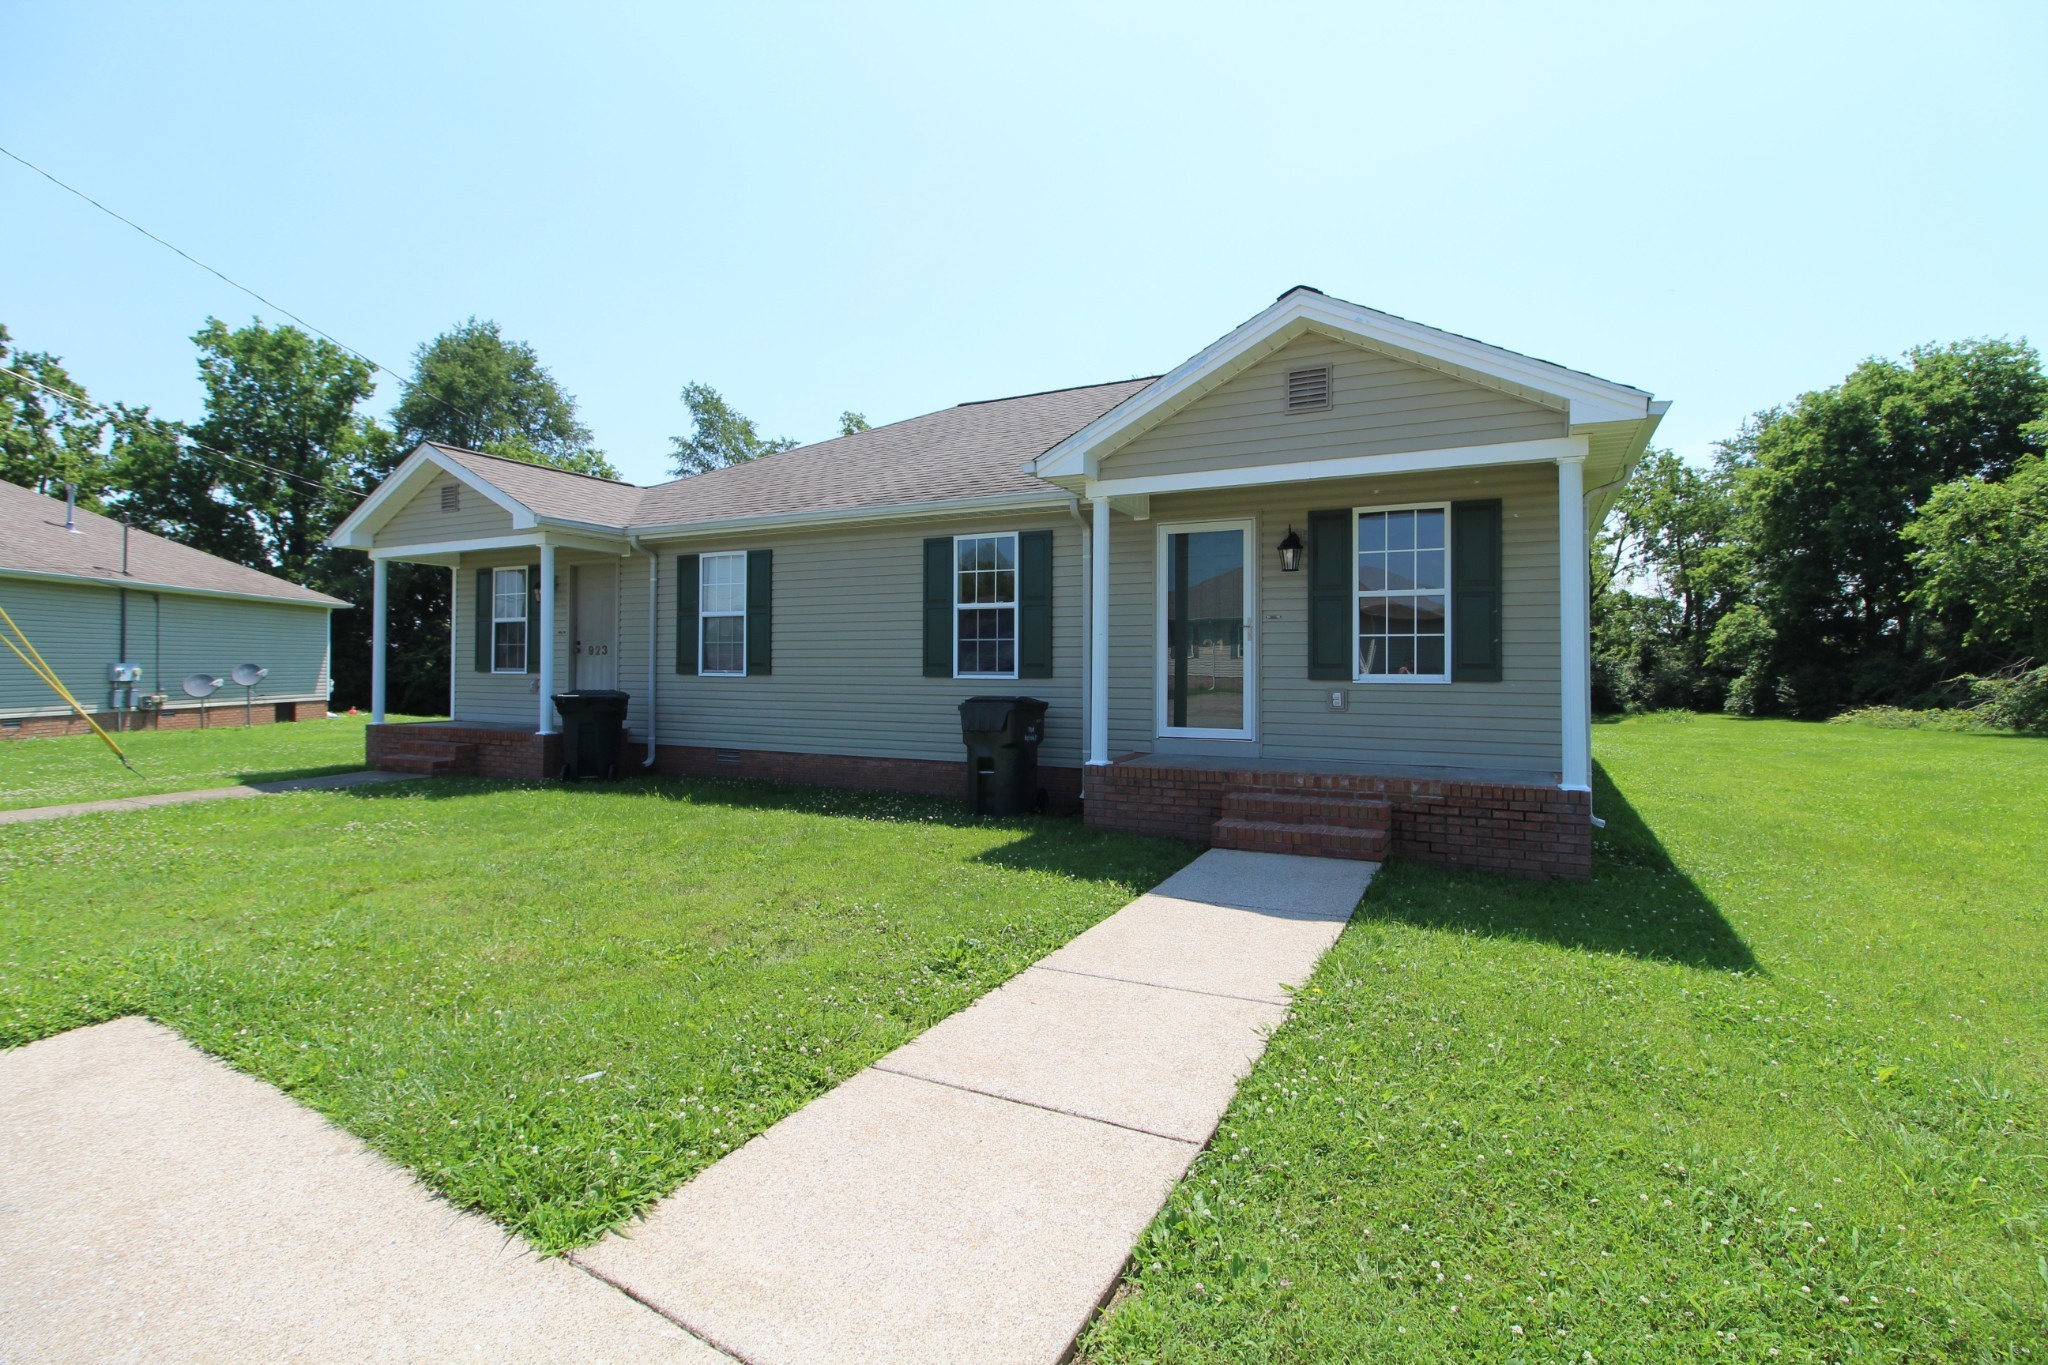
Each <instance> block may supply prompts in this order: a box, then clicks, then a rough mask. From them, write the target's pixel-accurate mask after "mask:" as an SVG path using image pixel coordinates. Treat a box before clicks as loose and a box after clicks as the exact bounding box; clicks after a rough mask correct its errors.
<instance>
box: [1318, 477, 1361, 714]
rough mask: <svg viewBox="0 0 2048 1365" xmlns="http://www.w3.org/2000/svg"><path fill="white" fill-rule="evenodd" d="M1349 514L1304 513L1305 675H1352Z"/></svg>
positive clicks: (1339, 677)
mask: <svg viewBox="0 0 2048 1365" xmlns="http://www.w3.org/2000/svg"><path fill="white" fill-rule="evenodd" d="M1352 558H1353V556H1352V551H1351V513H1350V512H1348V511H1344V510H1342V509H1336V510H1329V511H1321V512H1310V513H1309V514H1308V675H1309V677H1311V678H1319V679H1324V680H1326V681H1333V682H1334V681H1340V680H1341V681H1345V682H1348V681H1350V680H1351V677H1352V674H1353V670H1354V669H1355V668H1356V667H1357V660H1358V638H1357V632H1358V623H1357V622H1356V620H1354V619H1353V617H1352V614H1351V604H1352V601H1353V594H1352V589H1351V582H1352V574H1353V573H1354V572H1355V571H1354V570H1353V568H1352Z"/></svg>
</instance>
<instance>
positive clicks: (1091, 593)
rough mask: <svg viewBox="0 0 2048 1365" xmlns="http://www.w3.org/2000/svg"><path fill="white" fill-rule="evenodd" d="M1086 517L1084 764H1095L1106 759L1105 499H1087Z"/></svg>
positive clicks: (1106, 593)
mask: <svg viewBox="0 0 2048 1365" xmlns="http://www.w3.org/2000/svg"><path fill="white" fill-rule="evenodd" d="M1088 518H1089V525H1088V535H1089V537H1090V538H1091V539H1092V540H1093V542H1094V555H1093V559H1094V562H1093V563H1092V564H1090V565H1089V568H1090V570H1092V572H1091V574H1090V578H1091V579H1092V581H1091V582H1090V583H1089V585H1088V763H1089V766H1091V767H1095V766H1100V765H1103V764H1107V763H1108V762H1109V499H1108V498H1090V499H1089V500H1088Z"/></svg>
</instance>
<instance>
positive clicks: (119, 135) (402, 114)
mask: <svg viewBox="0 0 2048 1365" xmlns="http://www.w3.org/2000/svg"><path fill="white" fill-rule="evenodd" d="M0 50H5V51H6V53H7V54H8V56H7V60H6V63H5V65H6V69H7V74H6V78H5V82H4V84H0V143H4V144H5V145H7V146H10V147H12V148H13V149H14V150H15V151H17V152H19V153H21V154H22V155H24V156H26V157H28V158H29V159H30V160H33V161H36V162H39V163H40V164H42V165H44V166H45V167H47V168H48V169H49V170H51V171H52V172H53V173H55V174H57V175H59V176H60V177H62V178H64V179H67V180H69V181H71V182H72V183H74V184H76V185H78V186H79V187H80V188H82V189H84V190H86V191H87V192H88V193H91V194H93V195H95V196H96V197H99V198H100V199H102V200H103V201H104V202H106V203H108V204H109V205H110V206H112V207H114V208H116V209H119V210H121V211H122V212H124V213H127V214H128V215H129V216H131V217H134V218H136V219H138V220H139V221H141V222H142V223H144V224H146V225H147V226H149V227H151V228H152V229H153V230H155V231H156V232H158V233H160V234H162V235H163V236H165V237H167V238H169V239H170V240H172V241H174V242H177V243H178V244H179V245H181V246H183V247H184V248H185V249H186V250H188V251H190V252H192V253H193V254H194V255H196V256H198V257H200V258H201V259H202V260H205V261H207V262H209V263H211V264H213V265H216V266H218V267H220V268H221V269H222V270H224V271H225V272H227V273H228V274H230V275H232V276H234V277H236V278H237V279H240V280H241V281H243V282H244V283H246V284H249V285H250V286H252V287H254V288H255V289H257V290H259V291H260V292H262V293H264V294H266V295H268V296H269V297H271V298H273V299H275V300H277V301H278V302H279V303H280V304H281V305H283V306H285V307H288V308H291V309H292V310H294V311H296V312H298V313H300V314H302V315H304V316H305V317H306V318H308V319H309V320H310V321H312V322H313V323H315V324H316V325H318V326H320V327H322V328H324V329H325V330H327V331H329V332H332V333H333V334H334V335H336V336H337V337H339V338H341V339H342V340H344V341H346V342H347V343H348V344H350V345H351V346H354V347H356V348H357V349H359V350H362V351H364V352H365V353H367V354H368V355H370V356H372V357H374V358H376V359H377V360H380V361H382V362H383V363H385V364H387V365H390V366H392V367H393V368H395V369H398V370H400V371H401V372H403V371H405V370H406V369H407V368H408V364H409V361H410V357H411V353H412V351H413V350H414V348H415V347H417V346H418V345H419V344H420V342H422V341H423V340H425V339H427V338H429V337H431V336H433V335H434V334H435V333H436V332H439V331H441V330H444V329H445V328H447V327H449V326H450V325H452V324H454V323H456V322H459V321H461V320H462V319H463V318H465V317H468V316H469V315H471V314H476V315H478V316H482V317H489V318H495V319H496V320H497V321H498V322H499V323H500V324H501V325H502V326H503V327H504V328H505V330H506V331H507V333H508V334H509V335H512V336H515V337H520V338H523V339H525V340H528V341H530V342H532V343H533V345H534V346H535V347H536V348H538V350H539V352H540V354H541V357H542V359H543V361H544V362H545V363H546V364H547V365H548V366H549V367H550V368H551V369H552V370H553V372H554V373H555V375H556V376H557V377H558V378H559V379H560V380H561V381H562V382H563V384H564V385H565V386H566V387H567V388H568V389H569V390H570V391H571V392H572V393H574V394H575V395H576V397H577V398H578V400H579V401H580V403H581V405H582V412H583V416H584V420H585V421H586V422H587V423H588V424H589V425H590V426H591V427H592V428H593V429H594V430H595V432H596V434H597V438H598V442H599V444H601V445H602V446H604V447H605V448H606V450H608V451H609V452H610V453H611V455H612V457H613V459H614V460H615V462H616V463H618V464H619V465H620V467H621V468H622V469H623V470H624V471H625V472H626V474H627V476H628V477H630V478H634V479H636V480H642V481H649V480H653V479H656V478H659V477H661V476H663V474H664V473H665V470H666V465H667V453H668V441H667V438H668V437H669V436H670V435H672V434H674V433H676V432H678V431H681V430H683V429H684V428H685V426H686V425H687V422H686V419H685V416H684V412H683V408H682V406H681V404H680V403H679V402H678V400H677V396H676V395H677V392H678V390H680V389H681V387H682V385H683V384H684V383H685V382H688V381H692V380H701V381H703V382H706V383H710V384H712V385H714V386H716V387H717V388H719V389H721V390H722V391H724V393H725V394H726V396H727V397H728V398H729V399H731V400H732V401H733V402H734V403H735V404H736V405H737V406H738V407H740V408H741V409H742V410H743V411H745V412H747V413H749V414H750V415H753V416H754V417H756V418H758V419H759V420H760V422H761V424H762V426H763V427H764V428H765V429H766V430H767V431H768V432H769V433H771V434H787V435H790V436H794V437H797V438H800V439H804V440H815V439H820V438H822V437H825V436H828V435H831V434H833V432H834V430H835V427H836V419H837V415H838V413H839V412H840V410H841V409H843V408H855V409H859V410H861V411H864V412H866V413H867V414H868V416H869V417H870V418H871V419H873V420H874V421H875V422H877V423H880V422H884V421H890V420H894V419H897V418H902V417H908V416H912V415H915V414H917V413H920V412H926V411H930V410H932V409H934V408H938V407H944V406H947V405H950V404H952V403H956V402H959V401H962V400H965V399H975V398H987V397H996V396H1000V395H1003V394H1011V393H1021V392H1029V391H1032V390H1036V389H1045V388H1055V387H1060V386H1064V385H1070V384H1083V383H1092V382H1099V381H1104V380H1111V379H1120V378H1125V377H1128V376H1131V375H1135V374H1149V373H1154V372H1156V371H1158V370H1161V369H1164V368H1166V367H1168V366H1171V365H1173V364H1175V363H1177V362H1178V361H1180V360H1181V359H1183V358H1185V357H1186V356H1187V355H1188V354H1190V353H1191V352H1193V351H1195V350H1197V349H1199V348H1200V347H1201V346H1203V345H1205V344H1207V343H1208V342H1209V341H1210V340H1212V339H1213V338H1215V337H1216V336H1218V335H1220V334H1221V333H1223V332H1225V331H1227V330H1228V329H1229V328H1230V327H1232V326H1234V325H1235V324H1236V323H1238V322H1239V321H1241V320H1243V319H1244V318H1245V317H1247V316H1249V315H1251V314H1252V313H1254V312H1256V311H1257V310H1258V309H1260V308H1261V307H1263V306H1264V305H1265V304H1266V303H1268V302H1269V301H1270V300H1271V299H1272V298H1273V297H1274V296H1275V295H1276V294H1278V293H1280V292H1281V291H1282V290H1283V289H1285V288H1287V287H1288V286H1290V285H1293V284H1296V283H1308V284H1313V285H1316V286H1317V287H1319V288H1321V289H1324V290H1326V291H1328V292H1330V293H1333V294H1338V295H1341V296H1343V297H1346V298H1350V299H1354V300H1357V301H1358V302H1361V303H1367V304H1370V305H1373V306H1375V307H1379V308H1384V309H1386V310H1388V311H1390V312H1394V313H1399V314H1401V315H1403V316H1406V317H1411V318H1415V319H1417V320H1420V321H1423V322H1427V323H1431V324H1434V325H1437V326H1441V327H1446V328H1449V329H1451V330H1454V331H1458V332H1463V333H1467V334H1469V335H1473V336H1477V337H1480V338H1483V339H1485V340H1488V341H1492V342H1496V343H1498V344H1501V345H1504V346H1509V347H1513V348H1515V349H1518V350H1523V351H1528V352H1531V353H1533V354H1536V355H1540V356H1543V357H1545V358H1547V359H1552V360H1556V361H1560V362H1562V363H1565V364H1568V365H1572V366H1574V367H1577V368H1580V369H1585V370H1591V371H1593V372H1594V373H1597V374H1600V375H1603V376H1606V377H1608V378H1611V379H1617V380H1621V381H1624V382H1627V383H1632V384H1636V385H1639V386H1641V387H1644V388H1648V389H1651V390H1654V391H1655V392H1656V393H1657V394H1659V395H1660V396H1663V397H1667V398H1670V399H1672V400H1673V401H1674V403H1675V406H1674V408H1673V410H1672V414H1671V416H1670V418H1669V419H1668V420H1667V422H1666V424H1665V428H1664V435H1663V439H1664V440H1666V441H1668V443H1670V444H1672V445H1674V446H1676V447H1677V448H1678V449H1680V450H1681V451H1684V452H1686V453H1688V454H1692V455H1703V454H1705V453H1706V452H1707V451H1708V450H1709V449H1710V447H1711V443H1712V442H1713V441H1714V440H1715V439H1717V438H1720V437H1723V436H1726V435H1730V434H1732V433H1733V432H1734V431H1735V429H1736V428H1737V427H1738V426H1739V424H1740V423H1741V421H1742V419H1743V418H1744V416H1745V415H1746V414H1748V413H1750V412H1752V411H1754V410H1756V409H1758V408H1761V407H1765V406H1768V405H1770V404H1772V403H1775V402H1780V401H1783V400H1785V399H1788V398H1790V397H1792V396H1794V395H1795V394H1797V393H1799V392H1800V391H1801V390H1803V389H1808V388H1812V387H1816V386H1819V385H1824V384H1827V383H1830V382H1833V381H1834V380H1836V379H1838V378H1840V376H1841V375H1842V374H1843V373H1844V372H1845V371H1847V370H1848V369H1849V368H1850V367H1851V366H1852V365H1854V364H1855V363H1856V361H1857V360H1859V359H1860V358H1862V357H1864V356H1866V355H1871V354H1888V353H1896V352H1898V351H1900V350H1902V349H1904V348H1905V347H1907V346H1910V345H1912V344H1914V343H1916V342H1922V341H1929V340H1949V339H1954V338H1960V337H1965V336H1979V335H1994V336H1998V335H2002V336H2021V335H2025V336H2028V337H2030V338H2032V339H2034V340H2035V341H2036V342H2037V343H2038V342H2040V341H2041V340H2043V339H2044V338H2048V267H2044V263H2043V262H2044V257H2048V252H2044V245H2048V212H2044V210H2048V153H2044V148H2048V105H2044V103H2043V101H2042V99H2041V95H2040V75H2039V68H2038V62H2039V59H2040V54H2041V53H2042V52H2043V51H2044V50H2048V5H2043V4H2040V3H2013V4H2003V5H2001V4H1990V3H1955V4H1947V5H1925V4H1919V5H1884V4H1873V3H1856V4H1842V5H1824V4H1796V5H1786V4H1773V5H1760V6H1743V5H1726V4H1716V5H1692V6H1678V5H1645V4H1628V5H1614V6H1573V5H1569V4H1564V5H1545V6H1532V5H1501V6H1497V7H1496V6H1490V5H1458V4H1441V5H1414V4H1402V5H1398V6H1396V5H1368V4H1351V5H1336V6H1329V7H1323V6H1318V5H1314V4H1307V3H1303V4H1295V5H1289V6H1283V7H1266V6H1254V5H1244V4H1236V5H1228V6H1215V7H1208V6H1200V5H1189V4H1178V5H1172V6H1159V7H1156V8H1143V7H1135V6H1132V7H1110V6H1102V5H1090V6H1076V7H1064V6H1058V5H1029V6H1004V7H995V6H973V5H961V4H957V3H954V4H945V5H934V6H930V7H908V6H905V7H890V8H887V9H880V8H873V9H871V8H864V7H854V6H844V5H831V6H816V7H811V6H769V5H750V6H720V7H716V8H711V7H706V8H704V9H703V10H693V9H687V8H685V7H682V6H676V5H648V6H641V7H635V6H627V5H609V4H607V5H578V6H569V5H562V6H552V7H551V6H534V5H521V4H511V3H492V4H489V5H485V4H480V3H479V4H475V5H469V6H458V5H454V4H424V5H423V4H418V3H412V4H405V5H376V4H352V5H349V6H345V7H344V6H322V7H314V6H306V5H276V4H265V5H247V6H237V5H226V4H199V5H182V6H169V5H157V6H149V7H143V6H121V5H114V4H93V5H33V6H32V5H29V4H27V3H25V0H7V2H6V3H5V4H4V5H0ZM256 311H259V310H258V309H257V306H256V305H255V304H254V302H253V301H252V300H250V299H248V298H246V297H244V296H242V295H239V294H237V293H235V292H233V291H232V290H230V289H229V288H228V287H227V286H225V285H223V284H221V283H220V282H219V281H217V280H215V279H213V278H212V277H211V276H208V275H206V274H204V273H202V272H200V271H198V270H196V269H195V268H193V267H192V266H190V265H187V264H186V263H184V262H183V261H180V260H179V259H177V258H176V257H174V256H172V255H170V254H169V253H167V252H165V251H164V250H163V249H162V248H160V247H157V246H155V245H153V244H152V243H150V242H148V241H146V240H144V239H143V238H141V237H139V236H137V235H136V234H135V233H134V232H132V231H131V230H130V229H128V228H126V227H123V226H121V225H120V224H118V223H115V222H113V221H111V220H109V219H107V218H104V217H102V216H100V215H99V214H98V213H96V212H95V211H94V210H92V209H91V208H89V207H87V206H86V205H84V204H81V203H79V202H78V201H77V200H75V199H72V198H70V197H68V196H66V195H64V194H62V193H61V192H59V191H57V190H56V189H54V187H52V186H50V185H48V184H47V183H45V182H43V181H41V180H39V179H37V178H36V177H34V176H32V175H31V174H30V173H28V172H27V171H25V170H22V169H21V168H20V167H18V166H15V165H14V164H13V163H11V162H4V161H0V322H5V323H6V325H7V326H8V327H9V328H10V329H11V330H12V331H13V333H14V335H15V337H16V339H17V341H19V342H20V343H22V344H24V345H26V346H29V347H32V348H37V349H45V350H52V351H56V352H58V353H59V354H61V355H62V356H63V357H64V358H65V360H66V362H67V364H68V365H69V366H70V367H71V370H72V373H73V374H74V375H75V376H77V377H78V378H79V379H80V380H81V381H82V382H84V383H85V384H87V385H88V386H89V387H90V388H91V390H92V392H93V394H94V396H95V397H98V398H101V399H104V400H111V399H117V398H118V399H123V400H126V401H128V402H146V403H149V404H151V405H152V406H154V407H155V408H156V409H157V411H159V412H161V413H164V414H167V415H171V416H180V417H196V416H198V415H199V414H198V387H197V381H196V378H195V374H194V366H193V356H192V348H191V346H190V344H189V341H188V340H187V339H188V338H189V337H190V335H191V334H192V332H193V331H195V330H196V329H197V328H198V326H199V324H200V323H201V321H202V320H203V319H204V318H205V317H206V316H207V315H208V314H214V315H218V316H221V317H223V318H226V319H229V320H231V321H241V320H245V319H246V318H248V317H249V316H250V315H251V313H252V312H256ZM395 396H396V386H395V384H394V383H392V382H391V381H389V380H387V381H385V383H384V385H383V388H382V389H381V391H380V393H379V396H378V402H379V406H380V407H383V406H387V405H388V403H389V402H390V400H391V399H392V398H394V397H395Z"/></svg>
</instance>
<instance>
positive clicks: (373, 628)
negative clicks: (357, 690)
mask: <svg viewBox="0 0 2048 1365" xmlns="http://www.w3.org/2000/svg"><path fill="white" fill-rule="evenodd" d="M370 583H371V588H370V723H371V724H372V725H382V724H383V723H384V654H385V650H386V648H387V642H386V639H385V631H386V629H387V626H386V622H387V618H388V617H389V615H390V613H389V611H388V610H387V608H386V597H385V561H384V560H381V559H373V560H371V561H370Z"/></svg>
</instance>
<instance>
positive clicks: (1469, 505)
mask: <svg viewBox="0 0 2048 1365" xmlns="http://www.w3.org/2000/svg"><path fill="white" fill-rule="evenodd" d="M1500 578H1501V563H1500V499H1499V498H1489V499H1486V500H1484V501H1479V502H1454V503H1452V504H1451V681H1453V682H1499V681H1500V672H1501V640H1500Z"/></svg>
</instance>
